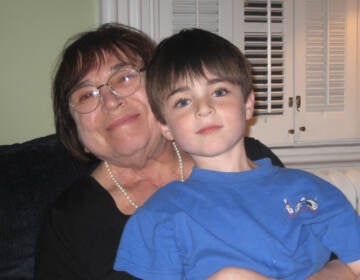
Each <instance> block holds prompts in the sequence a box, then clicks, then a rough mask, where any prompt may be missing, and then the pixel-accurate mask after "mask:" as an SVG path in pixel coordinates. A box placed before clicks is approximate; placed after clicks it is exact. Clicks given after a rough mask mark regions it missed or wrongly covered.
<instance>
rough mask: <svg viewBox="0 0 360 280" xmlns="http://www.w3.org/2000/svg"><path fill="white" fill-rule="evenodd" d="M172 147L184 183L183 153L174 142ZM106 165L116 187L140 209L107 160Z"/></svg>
mask: <svg viewBox="0 0 360 280" xmlns="http://www.w3.org/2000/svg"><path fill="white" fill-rule="evenodd" d="M172 146H173V148H174V151H175V154H176V157H177V159H178V163H179V174H180V181H181V182H184V162H183V159H182V157H181V153H180V151H179V149H178V147H177V145H176V143H175V142H174V141H173V142H172ZM104 164H105V168H106V171H107V173H108V174H109V176H110V178H111V180H112V181H113V182H114V184H115V186H117V187H118V189H119V190H120V191H121V192H122V194H123V195H124V196H125V198H126V199H127V201H129V203H130V204H131V205H132V206H133V207H134V208H135V209H137V208H139V205H137V204H136V202H135V201H134V200H132V199H131V197H130V195H129V194H128V192H127V191H126V190H125V189H124V187H123V186H121V185H120V183H119V182H118V181H117V180H116V178H115V176H114V174H113V173H112V171H111V169H110V166H109V163H108V162H107V161H106V160H105V161H104Z"/></svg>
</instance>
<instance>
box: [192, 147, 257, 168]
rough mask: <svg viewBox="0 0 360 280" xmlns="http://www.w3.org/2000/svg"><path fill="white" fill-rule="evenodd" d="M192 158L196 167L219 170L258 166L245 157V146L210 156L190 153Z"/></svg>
mask: <svg viewBox="0 0 360 280" xmlns="http://www.w3.org/2000/svg"><path fill="white" fill-rule="evenodd" d="M192 158H193V160H194V163H195V166H196V167H199V168H202V169H207V170H214V171H221V172H242V171H248V170H251V169H254V168H256V167H258V165H257V164H256V163H255V162H253V161H251V160H250V159H249V158H248V157H247V155H246V151H245V147H241V148H240V149H233V150H231V151H229V152H227V153H223V154H221V155H216V156H212V157H208V156H207V157H205V156H197V155H196V156H195V155H192Z"/></svg>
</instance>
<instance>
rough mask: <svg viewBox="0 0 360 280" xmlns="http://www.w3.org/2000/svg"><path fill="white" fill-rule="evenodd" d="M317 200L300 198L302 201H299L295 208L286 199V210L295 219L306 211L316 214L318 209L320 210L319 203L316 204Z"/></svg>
mask: <svg viewBox="0 0 360 280" xmlns="http://www.w3.org/2000/svg"><path fill="white" fill-rule="evenodd" d="M316 200H317V199H316V198H315V199H307V198H306V197H304V196H303V197H302V198H300V200H299V201H298V203H296V206H295V207H293V206H292V205H291V204H290V203H289V201H288V200H287V199H286V198H284V203H285V209H286V211H287V212H288V213H289V216H290V217H294V216H296V214H297V213H299V212H300V211H304V210H310V211H312V212H315V211H316V209H318V206H319V205H318V203H317V202H316Z"/></svg>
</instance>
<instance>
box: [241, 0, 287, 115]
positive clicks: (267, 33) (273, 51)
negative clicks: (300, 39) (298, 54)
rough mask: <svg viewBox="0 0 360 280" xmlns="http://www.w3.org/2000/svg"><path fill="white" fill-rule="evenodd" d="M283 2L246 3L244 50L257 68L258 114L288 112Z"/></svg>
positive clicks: (254, 70)
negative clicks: (285, 88) (285, 100)
mask: <svg viewBox="0 0 360 280" xmlns="http://www.w3.org/2000/svg"><path fill="white" fill-rule="evenodd" d="M283 9H284V8H283V1H270V0H268V1H266V0H263V1H259V0H247V1H244V10H243V11H244V29H245V32H244V43H243V44H244V49H245V56H246V57H247V58H248V59H249V60H250V62H251V64H252V67H253V79H254V80H253V81H254V87H255V94H256V104H255V115H279V114H280V115H281V114H282V113H283V110H284V97H283V96H284V48H283V45H284V34H283V20H284V13H283Z"/></svg>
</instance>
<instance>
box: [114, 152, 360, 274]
mask: <svg viewBox="0 0 360 280" xmlns="http://www.w3.org/2000/svg"><path fill="white" fill-rule="evenodd" d="M256 163H257V164H258V165H259V167H258V168H256V169H253V170H250V171H245V172H238V173H231V172H226V173H225V172H216V171H209V170H203V169H199V168H194V169H193V172H192V174H191V176H190V177H189V179H188V180H186V182H184V183H181V182H178V181H176V182H172V183H170V184H168V185H166V186H164V187H163V188H161V189H160V190H159V191H157V192H156V193H155V194H154V195H153V196H152V197H151V198H150V199H149V200H148V201H147V202H146V203H145V204H144V205H143V206H142V207H141V208H140V209H139V210H138V211H137V212H136V213H135V214H134V215H133V216H132V217H131V218H130V220H129V221H128V223H127V225H126V227H125V230H124V232H123V235H122V240H121V243H120V245H119V249H118V252H117V256H116V260H115V264H114V269H115V270H119V271H127V272H129V273H130V274H132V275H134V276H137V277H139V278H142V279H167V280H168V279H206V278H207V277H209V276H210V275H212V274H214V273H215V272H216V271H218V270H220V269H221V268H224V267H227V266H236V267H242V268H248V269H251V270H254V271H257V272H259V273H261V274H263V275H266V276H268V277H272V278H282V279H306V278H307V277H308V276H310V275H312V274H313V273H315V272H316V271H318V270H320V269H321V268H322V267H323V266H324V265H325V264H326V262H327V261H328V259H329V255H330V252H334V253H336V254H337V256H338V257H339V258H340V260H341V261H343V262H344V263H347V262H352V261H355V260H358V259H360V222H359V218H358V216H357V215H356V213H355V211H354V209H353V207H352V206H351V204H350V203H349V202H348V201H347V199H346V198H345V197H344V195H343V194H342V193H341V192H340V191H339V190H338V189H337V188H336V187H334V186H332V185H330V184H329V183H327V182H326V181H324V180H322V179H320V178H318V177H316V176H314V175H312V174H309V173H306V172H304V171H301V170H294V169H286V168H279V167H275V166H273V165H271V162H270V160H268V159H263V160H259V161H257V162H256Z"/></svg>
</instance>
